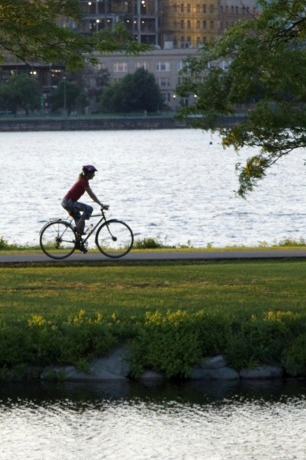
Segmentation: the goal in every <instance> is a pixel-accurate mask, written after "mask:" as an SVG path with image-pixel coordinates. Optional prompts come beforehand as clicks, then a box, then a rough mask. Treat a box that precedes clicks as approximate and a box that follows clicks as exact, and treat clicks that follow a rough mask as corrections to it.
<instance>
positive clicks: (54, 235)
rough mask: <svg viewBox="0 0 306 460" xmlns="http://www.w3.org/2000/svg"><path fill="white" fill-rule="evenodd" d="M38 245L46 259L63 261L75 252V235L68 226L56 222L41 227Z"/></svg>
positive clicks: (62, 222) (59, 221)
mask: <svg viewBox="0 0 306 460" xmlns="http://www.w3.org/2000/svg"><path fill="white" fill-rule="evenodd" d="M39 243H40V247H41V249H42V250H43V252H44V253H45V254H46V255H47V256H48V257H51V258H52V259H65V258H66V257H69V256H70V255H71V254H72V253H73V252H74V250H75V243H76V235H75V232H74V230H73V228H72V227H71V225H70V224H68V223H67V222H64V221H61V220H56V221H54V222H50V223H49V224H47V225H45V226H44V227H43V229H42V230H41V233H40V239H39Z"/></svg>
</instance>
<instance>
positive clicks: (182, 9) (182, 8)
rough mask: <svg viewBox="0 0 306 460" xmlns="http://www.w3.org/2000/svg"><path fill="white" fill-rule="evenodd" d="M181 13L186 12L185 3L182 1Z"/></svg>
mask: <svg viewBox="0 0 306 460" xmlns="http://www.w3.org/2000/svg"><path fill="white" fill-rule="evenodd" d="M181 13H184V3H181Z"/></svg>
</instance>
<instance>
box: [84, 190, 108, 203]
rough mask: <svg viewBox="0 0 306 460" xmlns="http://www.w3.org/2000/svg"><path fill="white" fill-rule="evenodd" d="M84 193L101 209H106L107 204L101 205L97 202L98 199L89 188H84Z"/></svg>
mask: <svg viewBox="0 0 306 460" xmlns="http://www.w3.org/2000/svg"><path fill="white" fill-rule="evenodd" d="M85 191H86V192H87V193H88V195H89V196H90V198H91V199H92V200H93V201H94V202H95V203H97V204H98V205H99V206H100V207H101V208H105V209H108V207H109V206H108V204H103V203H101V201H100V200H99V198H98V197H97V196H96V195H95V193H94V192H93V191H92V190H91V188H90V187H89V185H88V187H86V188H85Z"/></svg>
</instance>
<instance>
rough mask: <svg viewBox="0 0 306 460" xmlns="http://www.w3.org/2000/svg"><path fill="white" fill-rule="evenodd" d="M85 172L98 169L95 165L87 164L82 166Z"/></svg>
mask: <svg viewBox="0 0 306 460" xmlns="http://www.w3.org/2000/svg"><path fill="white" fill-rule="evenodd" d="M82 170H83V173H85V174H86V173H94V172H95V171H98V170H97V169H96V168H95V167H94V166H93V165H86V166H83V168H82Z"/></svg>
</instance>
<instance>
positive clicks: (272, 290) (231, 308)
mask: <svg viewBox="0 0 306 460" xmlns="http://www.w3.org/2000/svg"><path fill="white" fill-rule="evenodd" d="M305 279H306V263H305V262H304V261H282V262H275V261H274V262H273V261H265V262H262V261H261V262H251V261H244V262H222V263H221V262H218V263H212V262H211V263H191V262H159V263H156V262H150V263H147V264H146V263H140V262H139V263H136V262H133V263H131V262H124V261H121V262H120V263H118V264H116V263H105V262H104V263H96V264H88V263H87V264H74V265H70V266H66V265H60V264H59V265H58V266H56V265H52V266H46V265H44V266H39V265H32V266H24V267H23V266H18V267H12V266H11V267H1V268H0V293H1V296H0V368H2V374H3V375H4V374H5V373H6V372H8V371H10V370H11V369H13V368H16V367H18V366H22V365H23V363H25V362H31V363H34V364H37V365H48V364H52V363H73V364H76V365H78V366H82V365H84V363H86V361H87V360H89V359H91V358H93V357H95V356H101V355H103V354H104V353H105V352H106V351H107V350H109V349H110V348H111V347H112V346H114V345H116V344H119V343H126V342H128V343H129V344H130V348H131V366H132V371H133V374H134V375H135V376H136V375H137V374H139V373H140V372H141V371H142V370H143V369H145V368H153V369H156V370H161V371H163V372H165V373H166V374H167V375H168V377H177V376H188V373H189V372H190V369H191V368H192V366H193V365H194V364H195V363H197V362H198V361H199V360H200V359H201V357H202V356H207V355H214V354H217V353H223V354H224V355H225V356H226V358H227V360H228V362H229V364H231V365H232V366H234V367H236V368H242V367H245V366H250V365H251V366H252V365H253V366H255V365H257V364H259V363H281V364H284V365H287V366H290V368H291V369H294V370H295V371H296V372H299V371H301V370H302V369H303V368H304V366H305V364H306V306H305V304H306V302H305Z"/></svg>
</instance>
